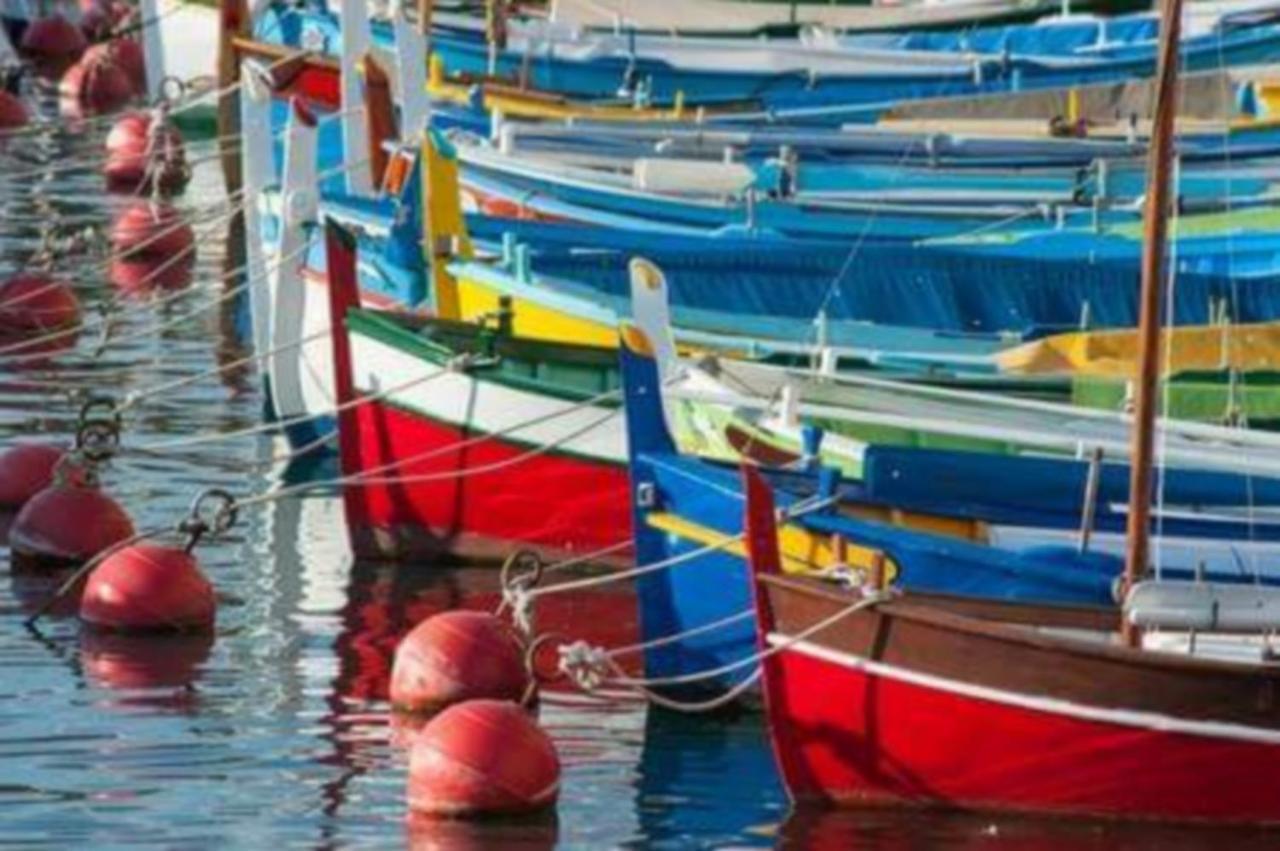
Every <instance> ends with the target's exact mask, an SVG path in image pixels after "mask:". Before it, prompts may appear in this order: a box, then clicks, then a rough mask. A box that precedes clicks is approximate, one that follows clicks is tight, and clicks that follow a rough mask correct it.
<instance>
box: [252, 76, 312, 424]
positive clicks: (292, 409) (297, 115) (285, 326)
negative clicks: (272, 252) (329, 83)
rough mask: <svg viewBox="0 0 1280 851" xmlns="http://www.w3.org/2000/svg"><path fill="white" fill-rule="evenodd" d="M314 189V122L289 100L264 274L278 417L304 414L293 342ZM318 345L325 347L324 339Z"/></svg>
mask: <svg viewBox="0 0 1280 851" xmlns="http://www.w3.org/2000/svg"><path fill="white" fill-rule="evenodd" d="M315 187H316V127H315V119H314V118H313V117H312V116H310V115H309V114H307V113H305V112H304V110H303V108H302V107H301V105H300V104H299V103H298V102H297V101H294V102H293V103H292V104H290V111H289V121H288V124H287V126H286V129H285V148H284V178H283V181H282V183H281V187H280V193H279V195H278V196H277V198H278V204H277V212H278V215H279V222H280V239H279V248H278V251H279V254H278V255H277V258H276V261H275V263H274V264H273V265H274V267H275V268H274V272H273V274H272V275H271V276H270V280H271V281H273V283H274V286H273V287H272V288H271V346H272V347H273V348H274V349H279V351H278V352H277V353H276V354H274V355H273V356H272V357H270V358H269V359H268V361H267V363H268V374H269V375H270V377H271V391H272V394H273V395H274V397H275V403H276V413H277V415H279V416H280V417H281V418H282V419H288V418H292V417H298V416H301V415H303V414H306V413H308V410H307V406H306V402H305V397H304V394H303V386H302V384H303V366H302V361H303V356H304V353H303V351H302V350H301V349H300V348H299V347H297V345H296V344H297V342H298V341H299V340H301V339H302V337H303V335H304V332H303V327H304V322H303V320H304V317H303V311H304V310H305V308H306V302H307V292H306V288H307V282H306V280H305V279H304V278H303V276H302V267H303V265H304V264H305V262H306V257H305V252H304V246H305V245H306V243H307V234H306V232H305V230H304V227H305V225H306V224H307V223H309V222H310V223H314V222H315V221H316V216H317V213H318V205H317V199H316V190H315ZM320 342H323V343H326V345H327V341H324V340H321V341H320ZM281 347H285V348H281Z"/></svg>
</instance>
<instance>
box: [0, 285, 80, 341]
mask: <svg viewBox="0 0 1280 851" xmlns="http://www.w3.org/2000/svg"><path fill="white" fill-rule="evenodd" d="M79 324H80V300H79V299H78V298H76V294H75V291H74V290H72V289H71V287H70V286H68V285H67V284H66V283H64V282H63V281H60V280H58V279H56V278H54V277H52V276H50V275H47V274H45V273H43V272H26V273H23V274H19V275H14V276H13V277H12V278H9V279H8V280H6V281H4V282H2V283H0V341H8V342H12V341H16V340H22V339H28V338H31V337H36V336H40V335H41V334H44V333H48V332H50V331H59V330H62V329H65V328H71V327H73V326H76V325H79Z"/></svg>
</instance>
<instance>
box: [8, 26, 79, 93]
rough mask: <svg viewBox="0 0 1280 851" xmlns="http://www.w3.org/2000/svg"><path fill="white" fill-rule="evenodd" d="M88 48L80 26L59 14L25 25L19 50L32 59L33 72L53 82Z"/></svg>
mask: <svg viewBox="0 0 1280 851" xmlns="http://www.w3.org/2000/svg"><path fill="white" fill-rule="evenodd" d="M88 46H89V43H88V41H86V40H85V37H84V33H82V32H81V31H80V28H79V27H77V26H76V25H75V24H73V23H71V22H70V21H68V20H67V19H66V18H64V17H62V16H61V15H49V16H48V17H45V18H36V19H35V20H34V21H32V22H31V23H30V24H28V25H27V29H26V30H25V31H24V32H23V34H22V42H21V43H20V44H19V45H18V50H19V52H20V53H22V55H23V56H25V57H26V58H28V59H30V60H31V62H32V64H33V65H34V66H35V68H36V73H38V74H40V75H41V76H44V77H47V78H50V79H52V78H55V77H60V76H62V74H63V73H64V72H65V71H66V70H67V69H68V68H70V67H71V66H72V65H73V64H75V62H76V60H77V59H79V58H80V57H81V55H82V54H83V53H84V52H85V49H86V48H87V47H88Z"/></svg>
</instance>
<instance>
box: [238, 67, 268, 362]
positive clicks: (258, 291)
mask: <svg viewBox="0 0 1280 851" xmlns="http://www.w3.org/2000/svg"><path fill="white" fill-rule="evenodd" d="M264 73H265V72H264V71H263V70H262V69H261V66H260V65H259V64H258V63H255V62H253V61H251V60H250V61H247V62H245V63H244V64H243V65H241V66H240V84H241V85H240V91H241V95H240V128H241V134H242V137H241V141H240V170H241V174H242V181H243V182H242V186H243V189H244V194H243V196H242V200H243V202H244V242H245V245H244V254H245V263H246V269H245V274H247V275H248V276H249V313H250V318H251V319H252V321H253V348H254V351H256V352H265V351H268V350H269V349H270V348H271V292H270V289H269V284H268V281H267V263H266V259H265V257H266V253H265V250H264V248H263V245H262V216H261V211H260V209H259V205H260V204H261V203H262V190H263V189H266V188H267V187H268V186H270V185H271V184H272V183H274V182H275V179H276V163H275V158H276V152H275V145H274V144H273V143H272V133H271V87H270V86H269V85H268V84H267V82H266V80H265V79H264V77H263V74H264ZM265 368H266V365H265V364H263V369H264V374H265Z"/></svg>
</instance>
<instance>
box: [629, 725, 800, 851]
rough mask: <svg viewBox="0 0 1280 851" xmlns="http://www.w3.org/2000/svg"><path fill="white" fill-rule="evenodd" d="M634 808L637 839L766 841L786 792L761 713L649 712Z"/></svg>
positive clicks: (660, 842) (683, 843)
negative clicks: (776, 768) (700, 713)
mask: <svg viewBox="0 0 1280 851" xmlns="http://www.w3.org/2000/svg"><path fill="white" fill-rule="evenodd" d="M636 810H637V812H638V813H639V816H640V826H641V835H642V836H643V841H642V842H641V843H638V844H642V845H648V844H649V843H653V844H655V845H657V846H658V847H669V848H678V847H687V846H689V845H701V846H719V845H727V844H732V845H738V846H745V845H756V846H768V845H770V844H772V835H773V831H774V828H775V826H776V825H777V823H778V822H779V821H780V820H781V818H782V815H783V813H784V812H785V810H786V797H785V795H784V794H783V790H782V787H781V784H780V783H779V781H778V775H777V772H776V771H775V769H774V764H773V751H772V749H771V748H770V745H769V739H768V735H767V731H766V730H765V721H764V716H763V715H762V714H761V713H759V712H737V713H733V714H725V713H724V712H721V713H717V714H713V715H692V716H690V715H682V714H679V713H676V712H671V711H668V710H664V709H651V710H649V712H648V715H647V719H646V722H645V729H644V751H643V754H642V756H641V760H640V766H639V772H638V778H637V783H636Z"/></svg>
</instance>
